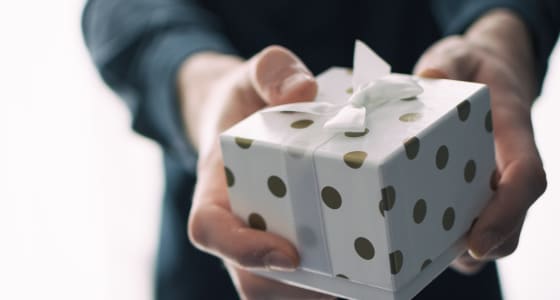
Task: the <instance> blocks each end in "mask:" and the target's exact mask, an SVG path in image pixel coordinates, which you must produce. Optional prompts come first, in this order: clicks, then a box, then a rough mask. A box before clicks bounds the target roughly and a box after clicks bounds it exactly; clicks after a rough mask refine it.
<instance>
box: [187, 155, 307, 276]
mask: <svg viewBox="0 0 560 300" xmlns="http://www.w3.org/2000/svg"><path fill="white" fill-rule="evenodd" d="M188 232H189V237H190V239H191V241H193V243H194V244H195V245H196V246H197V247H199V248H200V249H202V250H204V251H207V252H210V253H212V254H214V255H217V256H220V257H222V258H224V259H226V260H229V261H232V262H233V263H235V264H236V265H238V266H243V267H251V268H270V269H281V270H293V269H295V268H296V267H297V265H298V264H299V256H298V254H297V250H296V249H295V248H294V247H293V246H292V245H291V243H290V242H289V241H287V240H286V239H284V238H282V237H280V236H278V235H275V234H272V233H269V232H264V231H260V230H256V229H252V228H249V227H247V226H246V225H245V223H244V222H243V221H242V220H241V219H239V218H238V217H236V216H235V215H234V214H233V213H232V212H231V209H230V207H229V200H228V194H227V188H226V179H225V175H224V165H223V162H222V160H221V155H220V154H219V151H215V152H214V153H213V154H212V156H211V157H209V158H208V159H207V161H206V168H205V169H204V170H201V171H200V172H199V180H198V183H197V186H196V191H195V195H194V197H193V206H192V208H191V216H190V217H189V224H188Z"/></svg>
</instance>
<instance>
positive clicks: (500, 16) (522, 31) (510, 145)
mask: <svg viewBox="0 0 560 300" xmlns="http://www.w3.org/2000/svg"><path fill="white" fill-rule="evenodd" d="M534 68H535V66H534V58H533V52H532V48H531V39H530V36H529V33H528V30H527V28H526V27H525V26H524V24H523V23H522V22H521V20H519V19H518V18H517V17H516V16H515V15H513V14H511V13H510V12H508V11H506V10H495V11H492V12H490V13H488V14H487V15H485V16H483V17H482V18H481V19H479V20H478V21H477V22H476V23H475V24H474V25H473V26H471V27H470V28H469V30H468V31H467V33H466V34H465V35H464V36H453V37H448V38H445V39H443V40H441V41H439V42H438V43H436V44H435V45H433V46H432V47H431V48H430V49H428V50H427V51H426V53H425V54H424V55H423V56H422V57H421V59H420V60H419V62H418V64H417V65H416V68H415V73H417V74H419V75H420V76H425V77H438V78H451V79H457V80H465V81H476V82H481V83H485V84H487V85H488V86H489V88H490V94H491V107H492V118H493V130H494V137H495V145H496V161H497V172H496V178H494V183H495V187H496V188H497V190H496V192H495V194H494V196H493V198H492V199H491V200H490V202H489V204H488V206H487V207H486V208H485V209H484V210H483V211H482V213H481V214H480V216H479V218H478V221H477V222H476V223H475V224H474V225H473V227H472V228H471V230H470V232H469V233H468V247H469V251H468V252H467V253H465V254H463V255H462V256H460V257H459V258H457V259H456V260H455V261H454V263H453V266H454V267H455V269H457V270H459V271H462V272H464V273H472V272H475V271H477V270H479V269H480V268H481V266H482V265H483V263H484V262H485V261H489V260H494V259H497V258H500V257H503V256H507V255H509V254H511V253H513V251H515V249H516V248H517V244H518V242H519V235H520V233H521V228H522V226H523V221H524V219H525V215H526V214H527V210H528V209H529V207H530V206H531V205H532V204H533V202H535V200H537V198H539V197H540V195H542V193H543V192H544V191H545V189H546V175H545V172H544V170H543V166H542V162H541V159H540V157H539V153H538V150H537V147H536V145H535V140H534V136H533V129H532V125H531V104H532V101H533V99H534V98H535V97H536V90H537V82H536V75H535V71H534Z"/></svg>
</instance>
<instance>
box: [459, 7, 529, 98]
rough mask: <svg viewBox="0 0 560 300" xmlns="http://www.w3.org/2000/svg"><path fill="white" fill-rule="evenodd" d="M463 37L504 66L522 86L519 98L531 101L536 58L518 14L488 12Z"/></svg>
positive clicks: (527, 33) (502, 11)
mask: <svg viewBox="0 0 560 300" xmlns="http://www.w3.org/2000/svg"><path fill="white" fill-rule="evenodd" d="M464 37H465V39H466V40H467V41H468V42H469V43H471V44H472V45H475V46H476V47H478V48H480V49H483V50H484V51H485V52H486V53H488V54H490V55H492V56H493V57H495V58H496V59H499V60H501V61H502V62H503V63H504V64H505V65H507V66H508V68H509V69H510V70H511V72H512V75H513V76H514V77H516V79H517V81H518V83H519V85H520V87H522V88H521V90H522V91H523V95H522V96H523V97H524V98H526V99H528V100H529V101H531V102H532V100H533V99H534V98H535V96H536V91H537V80H536V70H535V68H536V66H535V62H536V56H535V52H534V49H533V44H532V38H531V34H530V31H529V29H528V27H527V26H526V24H525V23H524V22H523V20H522V19H521V18H520V17H519V16H518V15H516V14H515V13H514V12H512V11H510V10H507V9H495V10H492V11H490V12H488V13H487V14H485V15H483V16H482V17H481V18H480V19H478V21H476V22H475V23H474V24H473V25H472V26H471V27H470V28H469V29H468V30H467V32H466V33H465V35H464Z"/></svg>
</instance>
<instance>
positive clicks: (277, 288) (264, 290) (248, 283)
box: [227, 265, 334, 300]
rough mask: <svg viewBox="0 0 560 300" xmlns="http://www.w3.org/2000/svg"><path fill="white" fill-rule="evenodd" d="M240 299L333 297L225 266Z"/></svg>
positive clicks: (287, 299)
mask: <svg viewBox="0 0 560 300" xmlns="http://www.w3.org/2000/svg"><path fill="white" fill-rule="evenodd" d="M227 268H228V270H229V273H230V275H231V276H232V279H233V283H234V285H235V287H236V288H237V291H238V292H239V294H240V297H241V299H244V300H245V299H246V300H252V299H258V300H262V299H270V300H272V299H279V300H280V299H286V300H289V299H294V300H295V299H334V297H332V296H329V295H325V294H320V293H317V292H313V291H309V290H305V289H302V288H298V287H295V286H290V285H286V284H283V283H281V282H279V281H275V280H272V279H268V278H264V277H261V276H258V275H255V274H252V273H251V272H249V271H246V270H243V269H240V268H235V267H234V266H231V265H228V266H227Z"/></svg>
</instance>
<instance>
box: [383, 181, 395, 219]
mask: <svg viewBox="0 0 560 300" xmlns="http://www.w3.org/2000/svg"><path fill="white" fill-rule="evenodd" d="M396 198H397V192H396V191H395V188H394V187H393V186H392V185H389V186H387V187H385V188H383V189H381V201H380V203H379V209H380V210H381V214H382V215H385V213H384V211H389V210H391V209H392V208H393V206H395V201H396Z"/></svg>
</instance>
